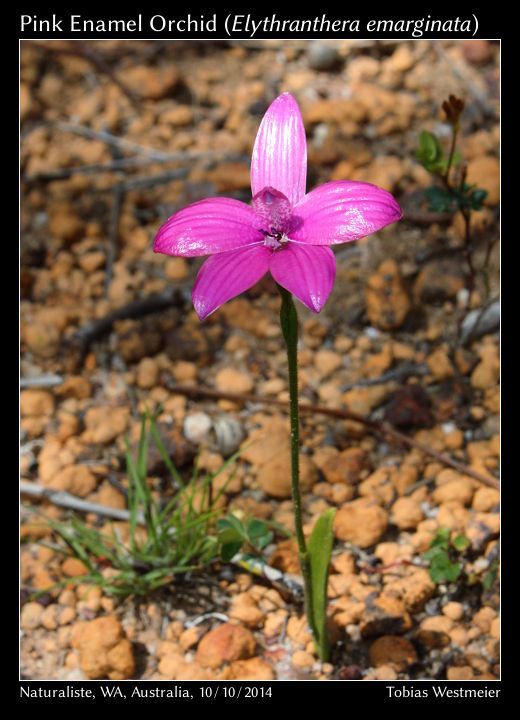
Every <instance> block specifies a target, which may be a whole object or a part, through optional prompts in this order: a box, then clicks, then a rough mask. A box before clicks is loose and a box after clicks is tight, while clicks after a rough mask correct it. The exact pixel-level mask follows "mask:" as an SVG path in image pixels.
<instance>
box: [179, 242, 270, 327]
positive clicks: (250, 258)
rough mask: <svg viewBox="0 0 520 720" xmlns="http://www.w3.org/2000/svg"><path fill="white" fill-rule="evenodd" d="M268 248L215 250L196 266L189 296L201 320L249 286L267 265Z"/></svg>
mask: <svg viewBox="0 0 520 720" xmlns="http://www.w3.org/2000/svg"><path fill="white" fill-rule="evenodd" d="M270 254H271V252H270V250H269V249H268V248H266V247H265V246H264V245H254V246H253V247H248V248H243V249H241V250H234V251H232V252H226V253H219V254H218V255H212V256H211V257H209V258H208V259H207V260H206V261H205V262H204V264H203V265H202V267H201V268H200V270H199V272H198V275H197V277H196V278H195V284H194V286H193V292H192V300H193V306H194V307H195V311H196V312H197V315H198V316H199V318H200V319H201V320H204V318H206V317H207V316H208V315H211V313H212V312H214V311H215V310H216V309H217V308H219V307H220V306H221V305H223V304H224V303H225V302H227V301H228V300H231V298H234V297H235V296H236V295H240V293H243V292H245V291H246V290H249V288H250V287H252V286H253V285H254V284H255V283H256V282H258V280H260V278H261V277H263V275H265V273H266V272H267V270H268V268H269V257H270Z"/></svg>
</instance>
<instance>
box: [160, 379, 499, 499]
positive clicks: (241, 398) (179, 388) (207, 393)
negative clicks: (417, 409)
mask: <svg viewBox="0 0 520 720" xmlns="http://www.w3.org/2000/svg"><path fill="white" fill-rule="evenodd" d="M168 389H169V390H170V391H171V392H173V393H177V394H178V395H186V396H188V397H209V398H215V399H222V400H231V401H234V402H252V403H262V404H264V405H276V406H278V407H283V408H288V407H289V403H288V402H287V401H285V400H278V399H277V398H268V397H265V396H263V395H251V394H249V393H232V392H222V391H220V390H214V389H212V388H201V387H197V386H189V385H188V386H186V385H175V384H169V385H168ZM299 410H300V412H306V413H314V414H316V415H328V416H329V417H335V418H339V419H341V420H353V421H354V422H358V423H361V424H362V425H365V426H366V427H369V428H370V429H371V430H373V431H374V432H375V433H377V434H378V435H387V436H388V437H390V438H392V439H393V440H397V441H398V442H401V443H404V444H405V445H408V446H409V447H414V448H416V449H417V450H421V451H422V452H424V453H426V454H427V455H430V456H431V457H434V458H435V459H436V460H439V461H440V462H441V463H443V464H444V465H449V466H450V467H452V468H453V469H454V470H457V471H458V472H460V473H463V474H464V475H469V476H470V477H472V478H473V479H474V480H477V481H478V482H481V483H482V484H483V485H488V486H489V487H492V488H496V489H498V488H499V487H500V484H499V482H498V480H497V479H496V478H492V477H487V476H486V475H483V474H482V473H479V472H478V471H477V470H474V469H473V468H471V467H469V466H468V465H464V464H463V463H461V462H459V461H458V460H454V459H453V458H451V457H450V456H449V455H444V454H443V453H440V452H438V451H437V450H434V449H433V448H430V447H428V445H425V444H424V443H422V442H420V441H419V440H415V439H414V438H411V437H408V435H405V434H404V433H401V432H399V431H398V430H395V429H394V428H393V427H392V426H391V425H389V424H388V423H381V422H376V421H375V420H369V419H367V418H365V417H363V415H359V414H358V413H355V412H351V411H350V410H344V409H342V408H328V407H324V406H322V405H311V404H308V403H300V404H299Z"/></svg>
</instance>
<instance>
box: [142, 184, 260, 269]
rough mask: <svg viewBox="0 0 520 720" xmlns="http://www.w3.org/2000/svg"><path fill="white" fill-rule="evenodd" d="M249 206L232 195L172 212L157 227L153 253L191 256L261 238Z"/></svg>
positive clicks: (211, 252) (206, 253) (229, 247)
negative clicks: (158, 227) (234, 198)
mask: <svg viewBox="0 0 520 720" xmlns="http://www.w3.org/2000/svg"><path fill="white" fill-rule="evenodd" d="M263 239H264V236H263V235H262V234H261V233H259V232H258V217H257V215H256V213H255V211H254V210H253V208H252V207H250V206H249V205H246V204H245V203H243V202H240V201H239V200H233V199H232V198H208V199H207V200H200V201H199V202H196V203H193V204H192V205H188V206H187V207H185V208H183V209H182V210H179V212H176V213H175V215H172V217H171V218H170V219H169V220H167V221H166V222H165V223H164V225H163V226H162V227H161V228H160V229H159V232H158V233H157V236H156V238H155V241H154V244H153V249H154V252H159V253H165V254H166V255H183V256H184V257H195V256H198V255H211V254H213V253H221V252H228V251H229V250H236V249H238V248H241V247H244V246H246V245H251V243H254V242H261V241H263Z"/></svg>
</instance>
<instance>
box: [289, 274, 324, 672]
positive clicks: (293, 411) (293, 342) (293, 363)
mask: <svg viewBox="0 0 520 720" xmlns="http://www.w3.org/2000/svg"><path fill="white" fill-rule="evenodd" d="M278 290H279V291H280V295H281V296H282V307H281V309H280V324H281V326H282V333H283V336H284V338H285V344H286V345H287V361H288V365H289V397H290V418H291V489H292V499H293V507H294V523H295V527H296V540H297V542H298V554H299V559H300V568H301V571H302V577H303V583H304V588H305V611H306V613H307V622H308V623H309V627H310V629H311V632H312V635H313V638H314V644H315V646H316V649H317V651H318V652H319V654H320V657H321V658H322V660H324V659H326V658H324V657H323V656H322V652H323V650H324V648H323V647H322V644H321V643H320V638H319V634H318V631H317V628H316V623H315V621H314V616H313V611H312V608H313V604H312V578H311V564H310V558H309V551H308V549H307V543H306V542H305V535H304V534H303V519H302V502H301V495H300V481H299V477H300V472H299V465H300V429H299V416H298V364H297V345H298V316H297V314H296V308H295V307H294V303H293V299H292V295H291V293H290V292H288V291H287V290H285V289H284V288H283V287H281V286H280V285H278Z"/></svg>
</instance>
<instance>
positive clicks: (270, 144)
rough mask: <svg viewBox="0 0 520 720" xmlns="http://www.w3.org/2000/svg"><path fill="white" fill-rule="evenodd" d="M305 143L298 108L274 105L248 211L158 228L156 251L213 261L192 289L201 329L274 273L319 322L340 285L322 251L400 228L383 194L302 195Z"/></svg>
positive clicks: (285, 101)
mask: <svg viewBox="0 0 520 720" xmlns="http://www.w3.org/2000/svg"><path fill="white" fill-rule="evenodd" d="M306 176H307V143H306V139H305V128H304V126H303V120H302V117H301V114H300V109H299V107H298V104H297V102H296V100H295V99H294V98H293V97H292V95H290V94H289V93H283V95H280V96H279V97H277V98H276V100H275V101H274V102H273V103H272V104H271V105H270V107H269V109H268V110H267V112H266V114H265V115H264V117H263V120H262V123H261V125H260V128H259V130H258V134H257V136H256V140H255V145H254V148H253V157H252V162H251V189H252V193H253V200H252V205H246V204H245V203H243V202H240V201H239V200H233V199H231V198H222V197H217V198H208V199H207V200H201V201H199V202H196V203H193V204H192V205H188V207H185V208H183V209H182V210H179V212H177V213H175V215H173V216H172V217H171V218H170V219H169V220H167V221H166V222H165V223H164V225H163V226H162V227H161V228H160V230H159V232H158V233H157V236H156V238H155V241H154V251H155V252H160V253H165V254H166V255H182V256H184V257H195V256H199V255H210V256H211V257H209V258H208V259H207V260H206V261H205V263H204V264H203V265H202V267H201V268H200V270H199V273H198V275H197V278H196V280H195V284H194V286H193V293H192V298H193V305H194V307H195V310H196V312H197V314H198V316H199V317H200V319H201V320H204V318H206V317H207V316H208V315H210V314H211V313H212V312H214V311H215V310H216V309H217V308H219V307H220V306H221V305H223V304H224V303H225V302H227V301H228V300H231V298H234V297H235V296H236V295H239V294H240V293H243V292H245V291H246V290H248V289H249V288H250V287H252V286H253V285H254V284H255V283H256V282H258V281H259V280H260V278H262V277H263V275H265V273H266V272H267V271H270V273H271V275H272V276H273V278H274V279H275V280H276V282H277V283H278V284H279V285H281V286H282V287H284V288H285V289H286V290H288V291H289V292H291V293H292V294H293V295H295V296H296V297H297V298H298V300H300V301H301V302H302V303H303V304H304V305H306V306H307V307H308V308H309V309H310V310H312V311H313V312H316V313H318V312H320V310H321V309H322V308H323V306H324V305H325V303H326V302H327V299H328V297H329V295H330V291H331V290H332V286H333V284H334V278H335V275H336V261H335V258H334V253H333V252H332V250H331V249H330V248H329V247H327V245H338V244H340V243H345V242H349V241H351V240H358V239H359V238H362V237H365V236H366V235H370V234H371V233H373V232H376V231H377V230H380V229H381V228H383V227H385V225H388V224H389V223H392V222H395V221H396V220H399V218H400V217H401V215H402V213H401V208H400V207H399V205H398V204H397V202H396V201H395V199H394V198H393V197H392V195H391V194H390V193H389V192H387V191H386V190H382V189H381V188H379V187H377V186H376V185H371V184H370V183H364V182H350V181H346V180H340V181H337V182H328V183H324V184H323V185H321V186H320V187H317V188H316V189H315V190H311V192H309V193H307V194H305V183H306Z"/></svg>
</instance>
